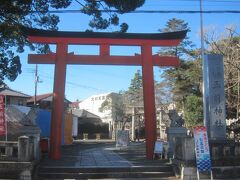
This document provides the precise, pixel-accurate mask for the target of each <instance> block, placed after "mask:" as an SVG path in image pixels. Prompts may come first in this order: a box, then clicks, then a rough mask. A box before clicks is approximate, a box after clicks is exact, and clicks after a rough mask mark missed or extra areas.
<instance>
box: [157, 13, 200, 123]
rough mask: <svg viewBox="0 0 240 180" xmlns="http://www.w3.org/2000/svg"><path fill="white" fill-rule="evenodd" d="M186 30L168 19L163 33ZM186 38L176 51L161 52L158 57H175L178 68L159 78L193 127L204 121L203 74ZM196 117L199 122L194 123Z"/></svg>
mask: <svg viewBox="0 0 240 180" xmlns="http://www.w3.org/2000/svg"><path fill="white" fill-rule="evenodd" d="M186 29H187V30H188V31H190V30H189V28H188V24H187V23H185V22H184V21H183V20H180V19H175V18H173V19H171V20H169V21H168V22H167V25H166V27H165V28H164V29H162V30H161V31H162V32H169V31H170V32H171V31H180V30H186ZM193 47H194V45H193V43H192V42H191V41H190V40H189V38H188V37H186V38H185V39H184V40H183V41H182V43H181V44H180V45H179V46H178V47H173V48H163V49H160V51H159V54H160V55H162V54H167V55H175V56H177V57H179V58H180V60H181V64H180V66H179V67H172V68H167V69H165V70H164V72H163V74H162V78H163V82H164V83H165V84H166V86H167V88H168V89H169V90H170V92H171V93H172V95H171V96H169V98H172V99H171V100H172V101H173V102H174V103H175V104H176V107H177V109H178V110H180V111H183V113H184V114H183V115H184V120H185V122H186V123H185V124H186V125H188V126H193V125H194V124H195V125H196V124H199V122H201V121H203V119H202V116H200V115H201V114H203V110H202V106H203V105H202V103H201V102H202V101H201V98H202V91H201V89H202V70H201V61H200V58H199V57H200V52H199V51H198V50H196V49H194V48H193ZM196 117H198V119H196Z"/></svg>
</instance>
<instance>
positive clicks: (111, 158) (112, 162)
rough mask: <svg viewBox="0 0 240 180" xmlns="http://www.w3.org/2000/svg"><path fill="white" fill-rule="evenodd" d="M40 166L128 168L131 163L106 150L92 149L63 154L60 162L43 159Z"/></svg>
mask: <svg viewBox="0 0 240 180" xmlns="http://www.w3.org/2000/svg"><path fill="white" fill-rule="evenodd" d="M41 166H55V167H59V166H65V167H75V168H77V167H79V168H80V167H130V166H132V163H131V162H129V161H128V160H126V159H124V158H122V157H121V156H119V155H118V154H117V153H115V152H113V151H111V150H109V149H106V148H94V149H88V150H83V151H79V152H78V153H73V154H72V155H71V153H67V154H64V155H63V157H62V158H61V159H60V160H51V159H48V158H45V159H44V160H43V161H42V162H41Z"/></svg>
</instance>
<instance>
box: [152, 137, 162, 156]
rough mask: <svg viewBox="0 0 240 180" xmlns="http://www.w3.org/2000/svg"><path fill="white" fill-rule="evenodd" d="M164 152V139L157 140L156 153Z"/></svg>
mask: <svg viewBox="0 0 240 180" xmlns="http://www.w3.org/2000/svg"><path fill="white" fill-rule="evenodd" d="M162 153H163V141H159V140H158V141H156V142H155V147H154V154H162Z"/></svg>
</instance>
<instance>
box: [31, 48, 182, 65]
mask: <svg viewBox="0 0 240 180" xmlns="http://www.w3.org/2000/svg"><path fill="white" fill-rule="evenodd" d="M55 59H56V54H54V53H51V54H49V55H47V54H29V55H28V63H30V64H54V63H55ZM141 59H142V56H141V55H136V56H109V55H107V52H105V51H103V52H102V55H101V56H98V55H73V54H68V55H67V62H66V63H67V64H82V65H121V66H124V65H127V66H141V65H142V60H141ZM152 61H153V66H179V65H180V60H179V59H178V58H177V57H173V56H159V55H153V56H152Z"/></svg>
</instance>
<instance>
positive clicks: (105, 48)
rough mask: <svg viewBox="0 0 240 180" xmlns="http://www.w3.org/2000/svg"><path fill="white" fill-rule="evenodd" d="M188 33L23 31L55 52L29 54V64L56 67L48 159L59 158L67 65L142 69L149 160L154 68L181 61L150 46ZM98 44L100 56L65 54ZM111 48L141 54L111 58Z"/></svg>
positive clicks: (171, 41) (175, 40)
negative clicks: (130, 49) (75, 47)
mask: <svg viewBox="0 0 240 180" xmlns="http://www.w3.org/2000/svg"><path fill="white" fill-rule="evenodd" d="M186 33H187V31H178V32H169V33H156V34H143V33H141V34H139V33H100V32H66V31H46V30H39V29H26V34H27V36H28V39H29V41H30V42H32V43H45V44H56V46H57V48H56V53H50V54H29V56H28V62H29V63H32V64H55V74H54V88H53V112H52V121H51V135H50V154H49V155H50V158H52V159H59V158H60V157H61V148H60V147H61V133H62V119H63V112H64V93H65V80H66V66H67V64H82V65H128V66H142V77H143V93H144V116H145V117H144V119H145V132H146V156H147V159H152V158H153V155H154V143H155V141H156V114H155V93H154V78H153V66H178V65H179V64H180V61H179V59H178V58H177V57H173V56H159V55H152V47H153V46H177V45H178V44H179V43H180V42H181V41H182V39H183V38H185V36H186ZM72 44H77V45H99V48H100V53H99V55H74V54H72V53H68V45H72ZM111 45H124V46H140V47H141V55H135V56H112V55H110V46H111Z"/></svg>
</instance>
